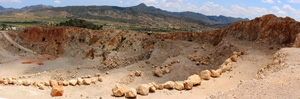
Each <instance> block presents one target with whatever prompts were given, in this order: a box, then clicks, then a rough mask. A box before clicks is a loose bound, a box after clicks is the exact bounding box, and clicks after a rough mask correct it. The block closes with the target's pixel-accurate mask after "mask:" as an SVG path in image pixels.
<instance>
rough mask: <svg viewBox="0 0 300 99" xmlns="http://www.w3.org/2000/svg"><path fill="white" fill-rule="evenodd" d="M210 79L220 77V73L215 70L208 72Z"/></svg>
mask: <svg viewBox="0 0 300 99" xmlns="http://www.w3.org/2000/svg"><path fill="white" fill-rule="evenodd" d="M210 73H211V77H220V72H218V71H217V70H210Z"/></svg>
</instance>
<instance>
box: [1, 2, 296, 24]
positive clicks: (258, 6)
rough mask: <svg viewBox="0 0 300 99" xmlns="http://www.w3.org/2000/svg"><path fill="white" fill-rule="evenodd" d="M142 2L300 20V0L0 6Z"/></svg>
mask: <svg viewBox="0 0 300 99" xmlns="http://www.w3.org/2000/svg"><path fill="white" fill-rule="evenodd" d="M139 3H145V4H147V5H148V6H154V7H157V8H161V9H163V10H168V11H173V12H180V11H193V12H199V13H203V14H206V15H225V16H232V17H241V18H249V19H253V18H255V17H260V16H262V15H264V14H270V13H272V14H275V15H277V16H280V17H286V16H289V17H292V18H294V19H296V20H298V21H300V0H0V5H1V6H3V7H6V8H8V7H13V8H21V7H24V6H28V5H36V4H44V5H52V6H55V7H58V6H71V5H99V6H101V5H112V6H122V7H128V6H134V5H137V4H139Z"/></svg>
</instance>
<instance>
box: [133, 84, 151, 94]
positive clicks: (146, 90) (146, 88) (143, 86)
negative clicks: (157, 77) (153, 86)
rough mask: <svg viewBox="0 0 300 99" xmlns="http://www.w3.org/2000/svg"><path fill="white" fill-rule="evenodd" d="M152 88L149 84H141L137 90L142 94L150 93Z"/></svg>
mask: <svg viewBox="0 0 300 99" xmlns="http://www.w3.org/2000/svg"><path fill="white" fill-rule="evenodd" d="M149 90H150V86H149V85H147V84H141V85H139V86H138V87H137V88H136V91H137V93H138V94H140V95H148V94H149Z"/></svg>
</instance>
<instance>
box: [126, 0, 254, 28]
mask: <svg viewBox="0 0 300 99" xmlns="http://www.w3.org/2000/svg"><path fill="white" fill-rule="evenodd" d="M129 9H133V10H137V11H145V12H152V13H160V14H165V15H171V16H176V17H186V18H193V19H198V20H202V21H205V22H209V23H214V24H215V23H219V24H220V23H221V24H226V23H233V22H236V21H248V20H249V19H247V18H246V19H243V18H233V17H226V16H223V15H220V16H207V15H204V14H201V13H195V12H189V11H187V12H169V11H165V10H161V9H159V8H155V7H153V6H150V7H149V6H147V5H145V4H144V3H141V4H139V5H137V6H133V7H130V8H129Z"/></svg>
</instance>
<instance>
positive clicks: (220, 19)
mask: <svg viewBox="0 0 300 99" xmlns="http://www.w3.org/2000/svg"><path fill="white" fill-rule="evenodd" d="M81 8H83V9H81ZM21 9H35V10H39V9H53V10H59V11H63V10H66V11H67V12H69V13H71V14H74V15H79V16H81V17H85V15H86V17H91V15H90V14H88V12H89V13H96V12H99V11H105V10H112V11H118V12H120V11H126V13H127V14H128V13H129V14H130V13H131V14H134V13H137V12H142V13H153V14H163V15H167V16H174V17H179V18H188V20H190V21H193V20H199V21H197V22H198V23H199V22H200V21H202V22H200V23H201V24H228V23H233V22H235V21H240V20H241V21H247V20H249V19H247V18H245V19H243V18H234V17H227V16H222V15H220V16H208V15H204V14H201V13H195V12H189V11H186V12H170V11H165V10H161V9H159V8H155V7H153V6H147V5H146V4H144V3H141V4H139V5H137V6H132V7H117V6H67V7H53V6H50V5H42V4H39V5H32V6H26V7H23V8H21ZM7 10H17V9H14V8H4V7H2V6H0V11H7ZM76 10H78V11H76ZM83 10H85V11H86V12H82V11H83ZM95 10H98V11H95ZM121 13H123V12H121ZM99 14H101V12H99ZM103 14H104V13H103ZM116 14H118V13H116ZM120 15H122V14H120Z"/></svg>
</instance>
